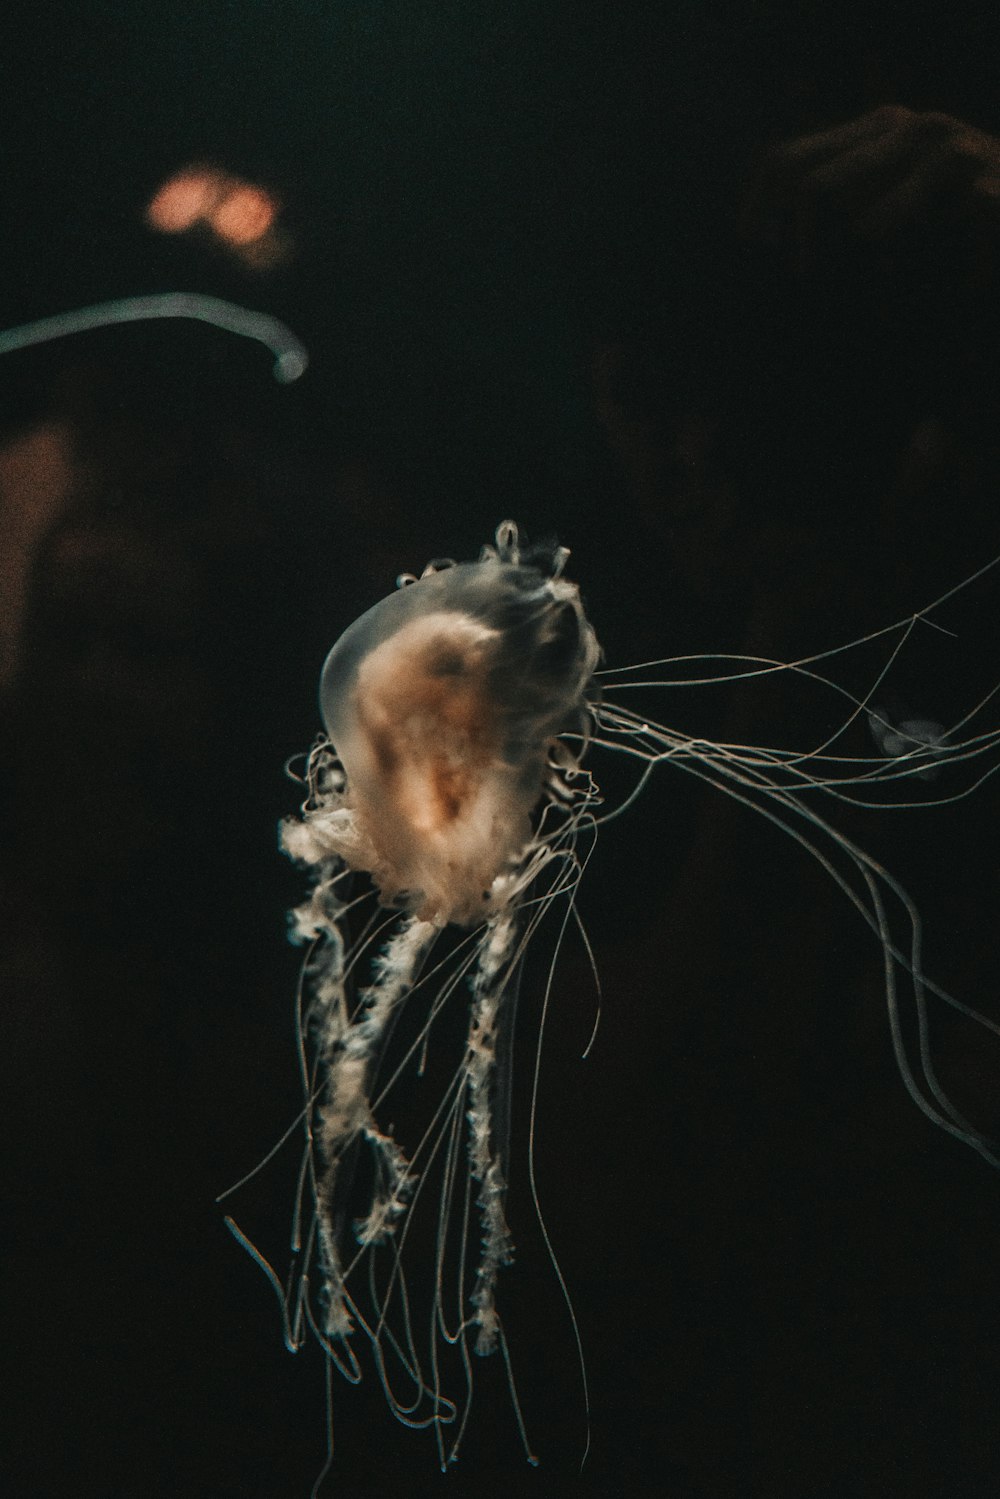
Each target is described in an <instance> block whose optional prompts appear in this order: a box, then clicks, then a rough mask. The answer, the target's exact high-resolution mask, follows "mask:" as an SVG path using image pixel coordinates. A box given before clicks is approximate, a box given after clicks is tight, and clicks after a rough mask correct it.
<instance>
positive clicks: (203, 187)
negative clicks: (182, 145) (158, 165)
mask: <svg viewBox="0 0 1000 1499" xmlns="http://www.w3.org/2000/svg"><path fill="white" fill-rule="evenodd" d="M219 176H220V174H219V173H218V172H208V171H186V172H180V173H178V175H177V176H176V177H171V178H170V180H169V181H167V182H165V183H164V184H163V186H162V187H161V188H160V190H159V192H158V193H156V195H155V197H154V198H153V200H152V202H151V203H150V205H149V207H148V208H147V209H146V222H147V223H149V224H151V225H152V227H153V228H154V229H159V231H160V233H161V234H183V232H184V231H185V229H190V228H191V227H192V225H193V224H196V223H197V222H198V220H199V219H200V218H203V217H204V216H205V215H206V214H208V213H210V212H211V211H212V208H213V207H214V206H215V204H216V203H217V202H218V201H219V188H220V183H219Z"/></svg>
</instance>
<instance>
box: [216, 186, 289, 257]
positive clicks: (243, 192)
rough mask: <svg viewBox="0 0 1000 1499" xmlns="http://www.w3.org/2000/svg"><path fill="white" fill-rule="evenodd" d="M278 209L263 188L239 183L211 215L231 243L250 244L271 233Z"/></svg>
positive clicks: (220, 233)
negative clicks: (268, 232)
mask: <svg viewBox="0 0 1000 1499" xmlns="http://www.w3.org/2000/svg"><path fill="white" fill-rule="evenodd" d="M276 211H277V210H276V207H275V203H274V199H273V198H271V197H270V196H269V194H267V193H265V192H264V191H263V189H262V188H259V187H250V186H239V187H234V188H233V190H232V192H230V193H227V194H226V195H225V197H223V199H222V201H221V202H220V203H219V204H218V206H217V207H216V208H215V210H214V212H212V213H211V214H210V215H209V223H210V224H211V226H212V228H213V229H214V230H215V232H216V234H217V235H218V236H219V238H220V239H224V240H227V241H228V242H229V244H231V245H249V244H252V243H253V241H254V240H256V239H261V238H262V237H263V236H264V235H265V234H266V233H267V231H268V230H269V229H270V227H271V225H272V224H273V223H274V219H275V214H276Z"/></svg>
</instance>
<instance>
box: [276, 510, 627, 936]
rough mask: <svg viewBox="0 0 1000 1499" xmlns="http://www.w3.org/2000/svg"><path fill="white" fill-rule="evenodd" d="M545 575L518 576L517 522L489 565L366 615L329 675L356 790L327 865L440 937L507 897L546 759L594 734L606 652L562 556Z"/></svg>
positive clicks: (409, 588) (332, 723)
mask: <svg viewBox="0 0 1000 1499" xmlns="http://www.w3.org/2000/svg"><path fill="white" fill-rule="evenodd" d="M548 560H549V567H548V569H547V570H543V568H542V567H541V566H540V565H539V564H540V561H541V559H538V560H537V561H522V560H521V556H520V548H519V545H518V540H517V532H516V528H515V527H513V526H512V525H511V524H510V523H507V524H506V525H504V526H501V527H500V528H499V530H498V533H497V546H496V547H495V548H493V547H488V548H485V549H484V551H483V554H482V556H481V558H480V560H479V561H478V562H471V563H460V564H452V565H446V566H441V565H437V566H436V567H433V568H432V569H431V570H428V571H427V572H425V574H424V576H423V577H422V578H420V579H417V580H414V581H412V582H410V583H409V584H408V585H406V586H402V587H400V589H399V590H398V591H397V592H396V593H394V594H391V595H390V596H389V597H388V598H386V599H383V600H382V601H381V602H380V603H378V604H376V605H375V606H374V608H372V609H370V610H368V612H367V613H366V614H364V615H362V617H361V618H360V619H359V620H357V621H356V622H355V623H354V624H353V625H351V627H350V628H349V629H348V630H347V631H346V632H345V633H344V634H343V635H342V636H341V638H340V639H339V640H338V642H337V644H336V645H335V646H334V647H333V649H332V651H331V652H330V654H329V656H328V657H327V660H326V664H325V666H324V668H323V674H322V679H321V684H320V704H321V711H322V716H323V721H324V724H325V727H326V731H327V733H328V735H329V737H330V741H331V744H332V746H333V747H334V749H335V752H336V755H337V757H338V759H339V761H340V764H341V766H342V769H343V775H344V783H343V791H342V793H341V794H340V796H339V798H338V799H337V804H336V805H333V806H330V807H329V808H328V815H327V818H326V821H325V823H324V831H325V833H326V835H327V839H328V847H329V851H330V852H331V853H335V854H339V856H340V857H341V858H342V859H343V860H344V862H345V864H346V865H348V866H349V867H350V868H352V869H357V870H363V871H365V872H367V873H368V874H370V875H371V877H372V879H373V881H374V883H375V885H376V886H377V887H378V890H379V892H380V894H381V898H382V901H383V902H384V903H385V904H386V905H389V906H397V907H402V908H404V909H406V910H408V911H411V912H412V913H413V914H414V915H416V916H417V917H418V918H419V919H421V920H423V921H429V922H432V923H434V924H435V925H437V926H445V925H447V924H448V923H454V924H458V925H462V926H469V925H473V924H475V923H477V922H479V921H481V920H483V918H484V916H486V915H488V914H489V912H490V910H491V909H495V908H496V906H497V903H498V901H501V900H502V899H503V898H504V893H505V892H504V881H503V876H504V875H505V874H506V873H508V872H509V871H510V870H511V868H512V867H513V866H515V865H516V864H517V863H518V861H519V859H520V857H521V855H522V853H523V851H524V850H525V848H526V847H527V846H528V845H529V843H530V842H531V836H532V826H531V818H532V814H533V812H534V811H535V810H536V808H537V807H538V805H539V803H540V802H541V801H542V800H543V799H544V797H545V793H546V789H547V787H548V786H549V784H550V782H551V778H552V769H551V766H550V763H549V748H550V745H551V744H552V742H553V740H554V739H555V738H556V737H557V736H558V735H559V734H560V733H562V732H564V731H567V730H570V729H576V730H578V729H580V728H581V726H582V725H583V723H584V722H585V719H586V715H587V711H588V710H587V696H586V695H587V689H588V686H589V684H590V682H591V679H592V677H593V673H594V669H595V667H596V665H597V661H598V656H599V650H598V646H597V640H596V637H595V635H594V631H593V629H592V628H591V626H590V624H589V623H588V621H587V619H586V616H585V615H584V612H583V607H582V605H581V602H580V595H579V590H578V589H577V587H576V585H575V584H573V583H570V582H568V581H567V580H566V579H565V578H563V577H562V576H561V575H560V573H561V566H562V563H563V561H564V560H565V553H564V552H563V551H562V549H559V550H558V551H556V552H554V553H552V554H551V555H550V557H549V559H548ZM296 836H297V834H296V831H295V830H294V829H293V830H291V832H290V833H289V831H286V834H285V841H286V847H288V849H289V851H290V852H292V853H295V851H296V850H295V839H296ZM289 838H290V839H291V841H290V842H289Z"/></svg>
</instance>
